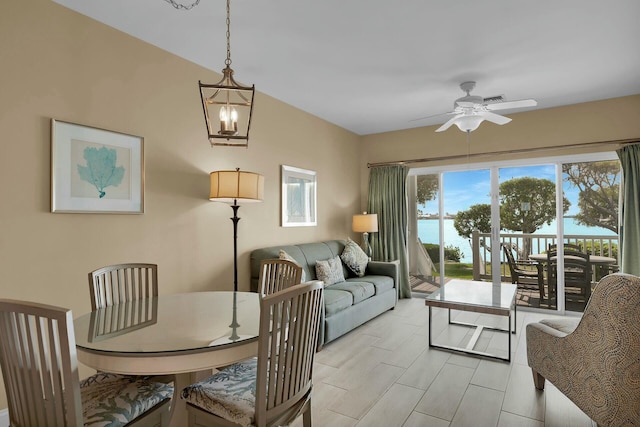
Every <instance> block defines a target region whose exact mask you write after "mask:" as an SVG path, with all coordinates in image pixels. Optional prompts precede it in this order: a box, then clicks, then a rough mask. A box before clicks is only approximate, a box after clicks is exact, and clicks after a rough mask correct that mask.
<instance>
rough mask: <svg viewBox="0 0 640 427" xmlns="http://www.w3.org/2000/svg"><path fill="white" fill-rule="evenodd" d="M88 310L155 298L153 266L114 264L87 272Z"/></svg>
mask: <svg viewBox="0 0 640 427" xmlns="http://www.w3.org/2000/svg"><path fill="white" fill-rule="evenodd" d="M89 289H90V292H91V310H97V309H98V308H104V307H108V306H111V305H113V304H118V303H120V302H126V301H132V300H138V299H145V298H151V297H156V296H158V265H157V264H143V263H130V264H115V265H109V266H106V267H102V268H99V269H97V270H94V271H92V272H91V273H89Z"/></svg>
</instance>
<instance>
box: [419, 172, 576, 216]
mask: <svg viewBox="0 0 640 427" xmlns="http://www.w3.org/2000/svg"><path fill="white" fill-rule="evenodd" d="M555 175H556V172H555V166H554V165H541V166H522V167H508V168H500V182H501V183H502V182H503V181H508V180H510V179H512V178H521V177H534V178H543V179H549V180H551V181H555ZM443 180H444V195H445V198H444V211H445V213H450V214H455V213H457V212H459V211H463V210H466V209H467V208H468V207H469V206H471V205H475V204H478V203H487V204H490V203H491V199H490V197H489V193H490V190H491V181H490V171H489V169H482V170H473V171H461V172H446V173H445V174H444V178H443ZM563 187H564V196H565V197H566V198H567V199H568V200H569V201H570V202H571V207H570V208H569V210H568V211H567V213H566V215H575V214H576V213H578V189H577V188H575V187H570V186H569V184H568V183H566V182H564V183H563ZM418 209H420V210H422V212H424V213H425V214H437V213H438V202H437V200H434V201H430V202H428V203H427V204H426V206H418Z"/></svg>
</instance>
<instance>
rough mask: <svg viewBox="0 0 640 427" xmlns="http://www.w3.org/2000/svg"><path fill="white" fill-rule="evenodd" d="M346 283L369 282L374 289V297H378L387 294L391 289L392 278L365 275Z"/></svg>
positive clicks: (348, 280)
mask: <svg viewBox="0 0 640 427" xmlns="http://www.w3.org/2000/svg"><path fill="white" fill-rule="evenodd" d="M347 282H358V283H360V282H369V283H372V284H373V286H375V288H376V293H375V294H376V295H380V294H381V293H383V292H387V291H388V290H390V289H393V278H392V277H389V276H374V275H371V274H369V275H366V276H364V277H355V278H350V279H347Z"/></svg>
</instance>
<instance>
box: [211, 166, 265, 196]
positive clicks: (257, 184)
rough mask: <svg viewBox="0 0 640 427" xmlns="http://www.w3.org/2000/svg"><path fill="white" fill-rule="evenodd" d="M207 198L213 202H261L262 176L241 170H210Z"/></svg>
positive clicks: (262, 191) (262, 190)
mask: <svg viewBox="0 0 640 427" xmlns="http://www.w3.org/2000/svg"><path fill="white" fill-rule="evenodd" d="M210 176H211V192H210V194H209V200H212V201H214V202H224V203H234V202H261V201H262V200H263V199H264V177H263V176H262V175H260V174H257V173H254V172H246V171H241V170H234V171H216V172H211V174H210Z"/></svg>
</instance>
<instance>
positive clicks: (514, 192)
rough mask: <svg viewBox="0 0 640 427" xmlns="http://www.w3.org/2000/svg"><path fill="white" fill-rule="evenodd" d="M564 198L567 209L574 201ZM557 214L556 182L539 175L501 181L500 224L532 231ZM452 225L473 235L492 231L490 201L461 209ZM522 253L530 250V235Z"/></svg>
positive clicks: (467, 234)
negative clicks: (541, 177)
mask: <svg viewBox="0 0 640 427" xmlns="http://www.w3.org/2000/svg"><path fill="white" fill-rule="evenodd" d="M563 199H564V203H563V205H564V206H563V209H564V212H566V211H567V210H568V209H569V206H570V205H571V203H570V202H569V200H567V199H566V198H563ZM555 216H556V186H555V184H554V182H553V181H550V180H548V179H538V178H529V177H524V178H513V179H510V180H508V181H505V182H503V183H502V184H500V227H501V228H502V229H504V230H510V231H521V232H522V233H523V234H532V233H534V232H535V231H536V230H538V229H539V228H540V227H542V225H543V224H545V223H546V224H549V223H551V221H553V220H554V219H555ZM453 226H454V227H455V229H456V231H457V232H458V234H459V235H460V236H463V237H466V238H470V237H471V232H472V231H473V230H474V229H478V231H480V232H481V233H489V232H490V231H491V205H489V204H478V205H472V206H470V207H469V209H467V210H466V211H462V212H458V214H457V215H456V218H455V220H454V223H453ZM520 253H521V254H522V255H523V256H525V257H526V256H528V255H529V254H530V253H531V238H524V239H523V247H522V248H521V251H520Z"/></svg>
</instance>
